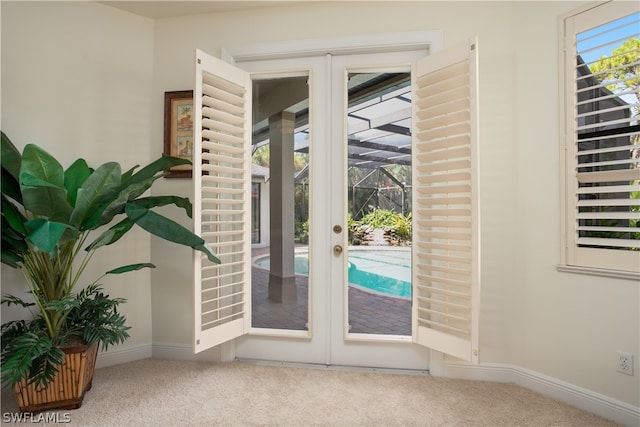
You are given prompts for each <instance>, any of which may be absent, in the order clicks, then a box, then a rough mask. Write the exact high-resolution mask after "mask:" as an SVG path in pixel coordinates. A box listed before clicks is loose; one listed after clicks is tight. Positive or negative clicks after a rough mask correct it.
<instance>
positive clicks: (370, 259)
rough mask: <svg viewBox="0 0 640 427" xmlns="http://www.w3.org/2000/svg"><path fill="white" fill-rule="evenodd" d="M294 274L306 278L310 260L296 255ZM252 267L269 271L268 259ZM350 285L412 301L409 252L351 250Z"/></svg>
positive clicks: (304, 256) (306, 256)
mask: <svg viewBox="0 0 640 427" xmlns="http://www.w3.org/2000/svg"><path fill="white" fill-rule="evenodd" d="M294 262H295V272H296V274H302V275H305V276H306V275H309V257H308V254H306V253H296V255H295V260H294ZM255 264H256V265H257V266H259V267H262V268H269V257H268V256H265V257H262V258H258V259H257V260H256V261H255ZM348 266H349V284H352V285H355V286H359V287H361V288H364V289H365V290H370V291H373V292H379V293H382V294H385V295H390V296H394V297H400V298H411V249H410V248H407V249H386V250H385V249H372V250H368V249H367V250H365V249H350V250H349V258H348Z"/></svg>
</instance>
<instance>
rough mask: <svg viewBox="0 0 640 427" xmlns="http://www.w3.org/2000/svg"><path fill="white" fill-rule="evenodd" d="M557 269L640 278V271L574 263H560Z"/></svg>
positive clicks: (566, 271)
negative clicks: (575, 264) (576, 264)
mask: <svg viewBox="0 0 640 427" xmlns="http://www.w3.org/2000/svg"><path fill="white" fill-rule="evenodd" d="M556 269H557V270H558V271H560V272H562V273H575V274H586V275H589V276H602V277H613V278H615V279H625V280H640V272H633V271H621V270H607V269H604V268H590V267H578V266H574V265H558V266H556Z"/></svg>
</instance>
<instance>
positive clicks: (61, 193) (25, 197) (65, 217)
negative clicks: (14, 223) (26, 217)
mask: <svg viewBox="0 0 640 427" xmlns="http://www.w3.org/2000/svg"><path fill="white" fill-rule="evenodd" d="M22 204H23V206H24V207H25V209H26V210H28V211H31V212H32V213H34V214H36V215H39V216H43V217H46V218H49V219H51V220H52V221H58V222H65V223H66V222H68V221H69V217H70V215H71V211H72V208H71V205H70V204H69V202H68V201H67V191H66V190H65V189H64V188H59V187H50V186H24V185H23V186H22Z"/></svg>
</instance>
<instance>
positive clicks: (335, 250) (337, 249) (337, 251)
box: [333, 245, 342, 256]
mask: <svg viewBox="0 0 640 427" xmlns="http://www.w3.org/2000/svg"><path fill="white" fill-rule="evenodd" d="M341 253H342V246H340V245H335V246H334V247H333V254H334V255H336V256H338V255H340V254H341Z"/></svg>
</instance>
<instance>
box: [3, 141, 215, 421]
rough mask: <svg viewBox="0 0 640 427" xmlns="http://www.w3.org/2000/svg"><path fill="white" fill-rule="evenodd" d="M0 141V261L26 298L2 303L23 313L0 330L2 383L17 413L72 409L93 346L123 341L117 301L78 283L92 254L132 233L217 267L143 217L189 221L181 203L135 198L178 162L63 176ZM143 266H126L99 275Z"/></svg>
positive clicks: (78, 170)
mask: <svg viewBox="0 0 640 427" xmlns="http://www.w3.org/2000/svg"><path fill="white" fill-rule="evenodd" d="M1 138H2V141H1V144H2V152H1V155H2V158H1V164H2V262H3V263H4V264H6V265H9V266H10V267H13V268H17V269H19V270H21V271H22V273H23V275H24V277H25V279H26V283H27V287H28V294H29V298H25V299H22V298H19V297H16V296H5V297H3V299H2V303H3V304H7V305H13V304H15V305H17V306H19V307H22V308H24V309H26V310H28V311H29V312H30V314H31V317H30V318H29V319H27V320H14V321H10V322H7V323H4V324H3V325H2V332H1V333H2V345H1V349H2V356H1V365H2V382H3V383H5V384H6V383H8V384H10V385H11V386H12V387H13V388H14V390H15V392H16V395H17V398H18V403H19V406H20V409H21V410H22V411H39V410H44V409H52V408H77V407H79V406H80V404H81V403H82V398H83V396H84V393H85V391H86V390H88V389H89V388H90V387H91V380H92V378H93V367H94V365H95V359H96V355H97V349H98V344H99V343H101V344H102V348H103V349H107V348H108V346H109V345H115V344H119V343H122V342H123V341H125V340H126V339H127V338H128V337H129V334H128V332H127V331H128V329H129V327H128V326H126V324H125V320H126V319H125V317H124V316H123V315H122V314H121V313H120V312H118V306H119V304H121V303H123V302H124V300H123V299H121V298H111V297H110V296H109V295H107V294H106V293H104V291H103V289H102V287H101V285H100V283H99V281H100V280H101V279H102V277H104V275H103V276H101V277H99V278H97V279H96V280H93V281H91V282H90V283H85V282H83V280H84V277H83V272H84V271H85V269H86V267H87V265H89V263H90V261H91V259H92V257H93V256H94V255H95V254H96V252H97V251H98V250H99V249H100V248H103V247H105V246H107V245H112V244H114V243H116V242H118V241H119V240H120V238H122V236H124V235H125V234H126V233H127V232H128V231H129V230H131V229H132V228H133V226H134V225H135V226H139V227H141V228H143V229H144V230H146V231H147V232H149V233H151V234H153V235H155V236H158V237H161V238H163V239H165V240H168V241H171V242H175V243H178V244H181V245H185V246H189V247H191V248H193V249H195V250H198V251H201V252H203V253H204V254H206V256H207V257H208V259H209V260H210V261H211V262H213V263H219V262H220V261H219V259H218V258H217V257H216V255H215V254H214V253H213V252H212V251H211V249H210V248H209V246H208V245H207V244H206V243H205V241H204V240H203V239H202V238H200V237H199V236H197V235H195V234H194V233H192V232H191V231H190V230H188V229H186V228H185V227H183V226H181V225H179V224H178V223H176V222H174V221H172V220H170V219H168V218H167V217H165V216H162V215H160V214H158V213H157V212H154V211H153V210H152V209H153V208H155V207H159V206H166V205H175V206H177V207H179V208H182V209H184V210H185V212H186V214H187V215H189V216H191V209H192V207H191V202H190V201H189V199H187V198H183V197H177V196H151V197H146V196H144V194H145V193H146V191H147V190H148V189H149V188H150V187H151V186H152V185H153V183H154V182H155V181H156V180H157V179H158V178H160V177H162V176H164V175H166V171H168V169H169V168H170V167H172V166H175V165H179V164H186V163H189V162H188V161H187V160H183V159H178V158H174V157H170V156H164V155H163V156H162V157H161V158H160V159H158V160H156V161H154V162H152V163H150V164H149V165H147V166H146V167H143V168H141V169H138V167H134V168H131V169H129V170H127V171H124V172H123V171H122V170H121V167H120V165H119V164H118V163H116V162H108V163H105V164H103V165H101V166H99V167H97V168H96V169H92V168H90V167H89V166H88V165H87V163H86V162H85V161H84V160H83V159H78V160H76V161H75V162H73V164H71V166H69V167H68V168H67V169H66V170H65V169H63V167H62V165H61V164H60V163H59V162H58V161H57V160H56V159H55V158H54V157H53V156H52V155H50V154H49V153H47V152H46V151H45V150H44V149H42V148H41V147H39V146H37V145H33V144H29V145H26V146H25V147H24V149H23V151H22V153H20V152H19V151H18V150H17V148H16V147H15V146H14V145H13V143H12V142H11V141H10V140H9V138H8V137H7V136H6V135H5V134H4V132H2V133H1ZM112 224H113V225H112ZM110 225H111V226H110ZM109 226H110V227H109ZM149 267H154V266H153V265H152V264H149V263H139V264H131V265H126V266H122V267H118V268H114V269H112V270H110V271H107V272H106V273H105V275H106V274H121V273H126V272H129V271H134V270H139V269H142V268H149ZM76 374H78V375H77V377H73V375H76Z"/></svg>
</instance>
